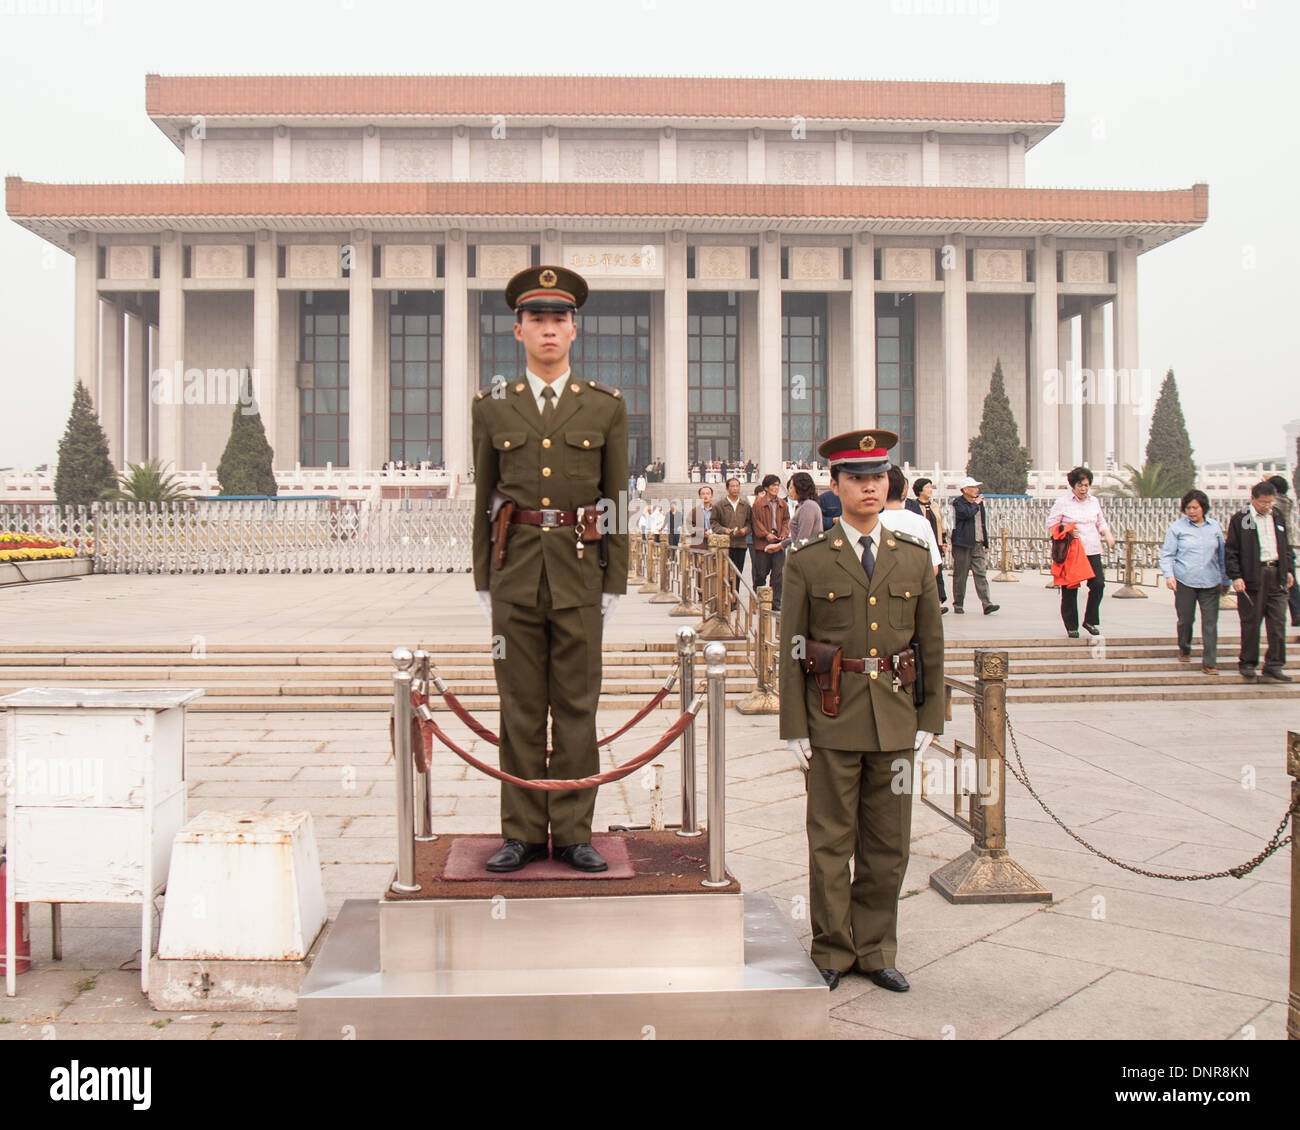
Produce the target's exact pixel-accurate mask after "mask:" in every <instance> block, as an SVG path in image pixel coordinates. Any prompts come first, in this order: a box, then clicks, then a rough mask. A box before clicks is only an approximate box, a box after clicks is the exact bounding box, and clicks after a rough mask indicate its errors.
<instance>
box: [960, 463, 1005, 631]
mask: <svg viewBox="0 0 1300 1130" xmlns="http://www.w3.org/2000/svg"><path fill="white" fill-rule="evenodd" d="M957 488H958V489H959V490H960V491H961V494H959V495H958V496H957V497H956V498H954V499H953V502H952V514H953V524H952V610H953V611H954V612H956V613H958V614H960V613H962V612H964V611H965V609H964V608H963V607H962V605H963V604H964V603H965V601H966V573H967V571H969V572H971V573H974V574H975V592H976V593H977V594H978V596H979V598H980V603H981V604H982V605H984V615H985V616H988V615H989V614H990V613H992V612H996V611H997V610H998V608H999V607H1000V606H999V605H996V604H994V603H993V602H992V600H990V599H989V582H988V577H987V576H986V575H985V572H984V562H985V560H986V557H987V553H988V548H989V523H988V517H987V516H986V515H985V513H984V496H983V495H982V494H981V493H980V482H979V480H978V479H972V478H971V477H970V476H969V475H968V476H967V477H966V478H964V479H962V481H961V482H960V483H958V484H957Z"/></svg>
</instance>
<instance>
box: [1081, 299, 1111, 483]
mask: <svg viewBox="0 0 1300 1130" xmlns="http://www.w3.org/2000/svg"><path fill="white" fill-rule="evenodd" d="M1105 313H1106V306H1105V301H1104V300H1103V299H1100V298H1085V299H1084V300H1083V313H1082V315H1081V317H1080V330H1081V333H1080V335H1079V338H1080V346H1081V352H1082V354H1083V357H1082V365H1083V374H1082V376H1083V384H1082V393H1083V460H1084V462H1085V463H1086V464H1087V465H1088V466H1089V467H1091V468H1092V469H1093V470H1094V471H1103V470H1105V468H1106V414H1107V412H1106V410H1107V407H1108V405H1109V404H1110V399H1109V395H1110V394H1109V392H1108V391H1107V386H1106V384H1105V383H1104V382H1103V381H1102V380H1101V370H1102V368H1103V366H1105V364H1106V318H1105Z"/></svg>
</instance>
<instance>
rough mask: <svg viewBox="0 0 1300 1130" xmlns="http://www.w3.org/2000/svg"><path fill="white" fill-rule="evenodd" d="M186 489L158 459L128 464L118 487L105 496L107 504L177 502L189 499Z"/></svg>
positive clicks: (108, 491) (119, 478)
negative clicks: (165, 469)
mask: <svg viewBox="0 0 1300 1130" xmlns="http://www.w3.org/2000/svg"><path fill="white" fill-rule="evenodd" d="M188 497H189V495H188V494H187V493H186V492H185V488H184V487H183V486H181V484H180V483H179V482H178V481H177V480H176V477H175V476H174V475H172V474H171V473H170V472H168V471H164V470H163V466H162V464H161V463H159V461H158V460H157V459H148V460H146V461H145V462H143V463H128V464H127V465H126V470H125V471H123V472H122V474H121V475H119V476H118V480H117V487H116V488H115V489H112V490H107V491H105V492H104V494H103V499H104V501H105V502H177V501H179V500H180V499H182V498H188Z"/></svg>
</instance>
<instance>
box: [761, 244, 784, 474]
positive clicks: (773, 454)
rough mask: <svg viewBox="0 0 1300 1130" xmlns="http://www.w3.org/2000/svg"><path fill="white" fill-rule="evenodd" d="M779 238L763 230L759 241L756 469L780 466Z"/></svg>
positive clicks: (770, 469) (770, 470)
mask: <svg viewBox="0 0 1300 1130" xmlns="http://www.w3.org/2000/svg"><path fill="white" fill-rule="evenodd" d="M781 409H782V403H781V239H780V236H779V235H778V234H777V232H775V231H766V232H764V233H763V235H762V237H761V239H760V240H759V244H758V469H759V473H760V475H766V474H770V473H779V469H780V466H781Z"/></svg>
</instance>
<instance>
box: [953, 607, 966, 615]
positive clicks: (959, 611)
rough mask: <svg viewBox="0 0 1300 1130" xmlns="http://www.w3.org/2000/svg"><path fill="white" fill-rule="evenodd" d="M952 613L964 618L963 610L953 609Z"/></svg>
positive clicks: (964, 610)
mask: <svg viewBox="0 0 1300 1130" xmlns="http://www.w3.org/2000/svg"><path fill="white" fill-rule="evenodd" d="M953 611H954V612H955V613H956V614H957V615H958V616H965V615H966V609H964V608H954V609H953Z"/></svg>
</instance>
